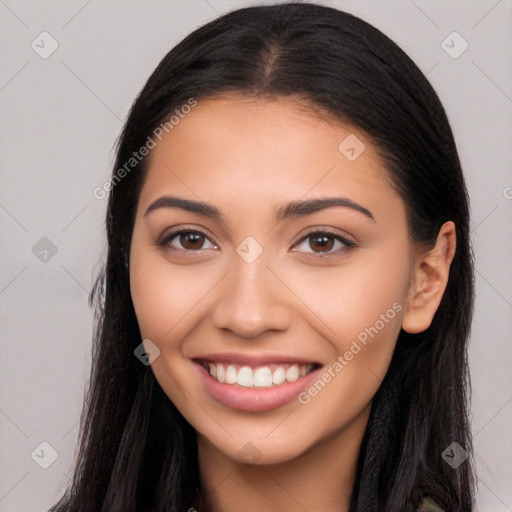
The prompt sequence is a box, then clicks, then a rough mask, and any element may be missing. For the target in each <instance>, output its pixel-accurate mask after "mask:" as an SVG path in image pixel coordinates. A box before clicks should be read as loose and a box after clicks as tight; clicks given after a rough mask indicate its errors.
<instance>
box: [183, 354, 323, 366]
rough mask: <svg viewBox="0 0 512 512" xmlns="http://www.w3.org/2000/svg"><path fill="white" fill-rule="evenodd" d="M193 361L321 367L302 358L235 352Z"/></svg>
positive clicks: (195, 358) (312, 361) (210, 355)
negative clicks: (311, 365) (313, 365)
mask: <svg viewBox="0 0 512 512" xmlns="http://www.w3.org/2000/svg"><path fill="white" fill-rule="evenodd" d="M192 359H193V360H196V361H200V362H204V361H207V362H212V363H231V364H240V365H247V366H258V365H259V366H265V365H268V364H315V365H320V363H318V362H317V361H315V360H314V359H305V358H301V357H294V356H289V355H284V354H283V355H281V354H258V355H249V354H240V353H233V352H223V353H215V354H208V355H204V356H196V357H193V358H192Z"/></svg>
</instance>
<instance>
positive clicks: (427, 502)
mask: <svg viewBox="0 0 512 512" xmlns="http://www.w3.org/2000/svg"><path fill="white" fill-rule="evenodd" d="M417 512H444V510H443V509H442V508H441V507H440V506H439V505H438V504H437V503H436V502H435V501H434V500H433V499H432V498H430V497H429V496H425V497H424V498H423V500H422V501H421V504H420V507H419V508H418V510H417Z"/></svg>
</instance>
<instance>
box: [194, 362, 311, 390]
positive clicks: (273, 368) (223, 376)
mask: <svg viewBox="0 0 512 512" xmlns="http://www.w3.org/2000/svg"><path fill="white" fill-rule="evenodd" d="M200 364H201V365H202V366H203V368H204V369H205V370H206V371H207V372H208V373H209V374H210V375H211V377H212V378H213V379H215V380H216V381H217V382H221V383H223V384H234V385H239V386H242V387H244V388H253V387H254V388H271V387H276V386H281V385H283V384H285V383H287V382H295V381H297V380H298V379H299V378H300V377H304V376H305V375H307V374H308V373H310V372H312V371H313V370H314V369H315V368H316V367H317V365H316V364H315V363H306V364H295V363H294V364H269V365H264V366H258V367H251V366H248V365H241V364H233V363H225V362H212V361H200Z"/></svg>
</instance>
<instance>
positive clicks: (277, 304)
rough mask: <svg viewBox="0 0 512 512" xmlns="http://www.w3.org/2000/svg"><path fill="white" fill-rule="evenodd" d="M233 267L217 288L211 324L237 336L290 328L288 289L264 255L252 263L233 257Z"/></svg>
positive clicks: (251, 335) (252, 336)
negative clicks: (271, 268)
mask: <svg viewBox="0 0 512 512" xmlns="http://www.w3.org/2000/svg"><path fill="white" fill-rule="evenodd" d="M236 258H237V260H235V262H234V267H233V268H232V269H231V271H230V272H228V274H227V275H226V276H225V278H224V279H223V280H222V282H221V285H222V286H221V287H219V298H218V302H217V305H216V306H215V310H214V313H213V323H214V325H215V326H216V327H217V328H219V329H229V330H230V331H232V332H233V333H234V334H236V335H237V336H238V337H241V338H255V337H258V336H260V335H261V334H262V333H263V332H265V331H267V330H278V331H284V330H286V329H288V328H289V326H290V324H291V320H292V311H291V309H290V305H289V303H288V302H287V298H288V295H287V294H288V293H289V292H288V290H287V289H286V286H285V285H284V284H283V283H282V282H281V281H280V280H279V279H278V278H277V277H276V275H275V274H274V272H272V271H271V270H270V269H269V268H268V267H267V263H266V261H265V260H264V258H263V257H260V258H258V259H257V260H256V261H254V262H252V263H247V262H245V261H244V260H243V259H242V258H239V257H238V256H236Z"/></svg>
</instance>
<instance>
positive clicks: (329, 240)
mask: <svg viewBox="0 0 512 512" xmlns="http://www.w3.org/2000/svg"><path fill="white" fill-rule="evenodd" d="M308 238H309V247H311V249H313V251H320V252H329V251H330V250H331V249H332V247H333V245H334V240H333V237H332V236H330V235H325V234H320V235H310V236H309V237H308Z"/></svg>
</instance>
